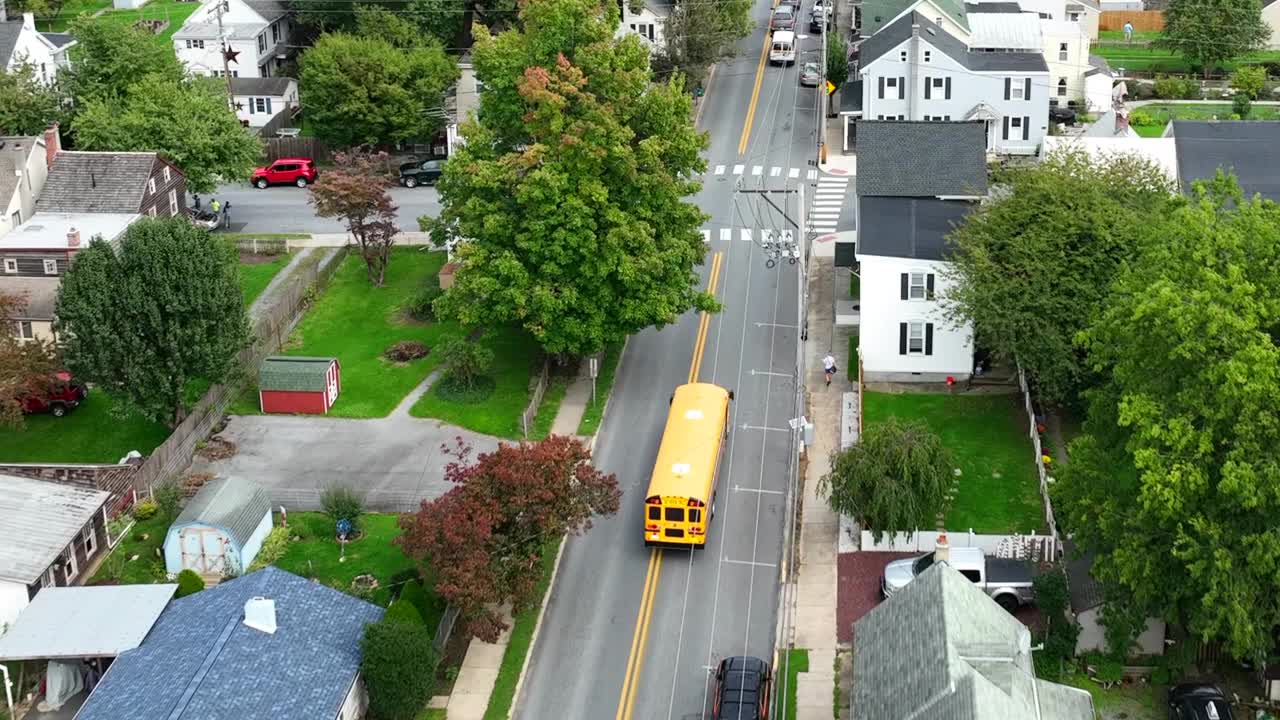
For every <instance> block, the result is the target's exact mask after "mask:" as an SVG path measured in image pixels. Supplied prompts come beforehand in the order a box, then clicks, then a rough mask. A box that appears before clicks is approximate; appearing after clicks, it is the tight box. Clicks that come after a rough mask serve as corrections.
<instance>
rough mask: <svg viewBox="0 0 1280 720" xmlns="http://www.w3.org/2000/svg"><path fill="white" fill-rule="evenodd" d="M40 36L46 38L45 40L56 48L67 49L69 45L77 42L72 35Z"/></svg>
mask: <svg viewBox="0 0 1280 720" xmlns="http://www.w3.org/2000/svg"><path fill="white" fill-rule="evenodd" d="M40 34H41V35H43V36H44V39H45V40H48V41H49V42H51V43H53V46H54V47H56V48H63V47H66V46H67V45H70V44H71V43H73V42H75V41H76V39H75V37H74V36H73V35H71V34H70V33H51V32H47V33H40Z"/></svg>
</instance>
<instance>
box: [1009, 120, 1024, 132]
mask: <svg viewBox="0 0 1280 720" xmlns="http://www.w3.org/2000/svg"><path fill="white" fill-rule="evenodd" d="M1009 127H1011V128H1013V129H1014V130H1021V129H1022V118H1020V117H1016V118H1010V119H1009Z"/></svg>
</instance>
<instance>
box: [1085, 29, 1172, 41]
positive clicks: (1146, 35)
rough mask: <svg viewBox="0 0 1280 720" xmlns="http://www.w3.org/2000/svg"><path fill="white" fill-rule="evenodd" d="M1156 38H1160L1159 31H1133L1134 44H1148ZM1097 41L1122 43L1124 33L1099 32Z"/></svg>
mask: <svg viewBox="0 0 1280 720" xmlns="http://www.w3.org/2000/svg"><path fill="white" fill-rule="evenodd" d="M1158 37H1160V31H1159V30H1134V31H1133V41H1134V42H1135V43H1139V42H1150V41H1151V40H1155V39H1156V38H1158ZM1098 39H1099V40H1111V41H1115V42H1124V31H1123V30H1099V31H1098Z"/></svg>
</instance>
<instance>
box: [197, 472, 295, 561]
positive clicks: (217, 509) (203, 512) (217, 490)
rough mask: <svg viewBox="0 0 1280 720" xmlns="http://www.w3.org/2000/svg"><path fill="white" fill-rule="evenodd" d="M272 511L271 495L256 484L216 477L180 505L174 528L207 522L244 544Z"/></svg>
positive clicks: (240, 546) (240, 547) (242, 545)
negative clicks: (184, 504)
mask: <svg viewBox="0 0 1280 720" xmlns="http://www.w3.org/2000/svg"><path fill="white" fill-rule="evenodd" d="M270 512H271V496H270V495H268V494H267V491H266V490H265V489H264V488H263V487H262V486H261V485H259V484H257V483H255V482H250V481H248V480H245V479H244V478H238V477H229V478H218V479H217V480H212V481H210V482H209V483H207V484H206V485H205V486H204V487H202V488H200V492H198V493H196V496H195V497H193V498H191V502H189V503H187V506H186V507H184V508H183V509H182V513H181V514H180V515H178V519H177V520H174V521H173V526H172V527H174V528H181V527H185V526H187V525H209V526H212V527H216V528H221V529H223V530H225V531H226V532H227V533H228V534H230V535H231V537H232V538H234V539H235V541H236V543H237V545H238V547H237V549H242V548H244V545H245V543H246V542H248V540H249V536H250V535H253V531H254V529H255V528H257V527H258V525H259V524H260V523H261V522H262V518H263V517H264V516H266V515H267V514H269V513H270Z"/></svg>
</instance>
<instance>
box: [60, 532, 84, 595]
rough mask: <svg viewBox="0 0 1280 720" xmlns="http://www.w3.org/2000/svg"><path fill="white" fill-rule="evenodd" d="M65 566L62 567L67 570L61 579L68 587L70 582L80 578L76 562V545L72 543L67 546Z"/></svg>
mask: <svg viewBox="0 0 1280 720" xmlns="http://www.w3.org/2000/svg"><path fill="white" fill-rule="evenodd" d="M66 553H67V564H66V565H65V566H64V567H66V568H69V569H68V570H67V571H66V572H65V573H64V574H63V576H62V577H63V579H64V580H66V581H67V584H68V585H70V584H71V581H72V580H75V579H76V578H78V577H80V564H79V563H77V562H76V544H75V543H74V542H72V543H71V544H70V545H68V546H67V549H66Z"/></svg>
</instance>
